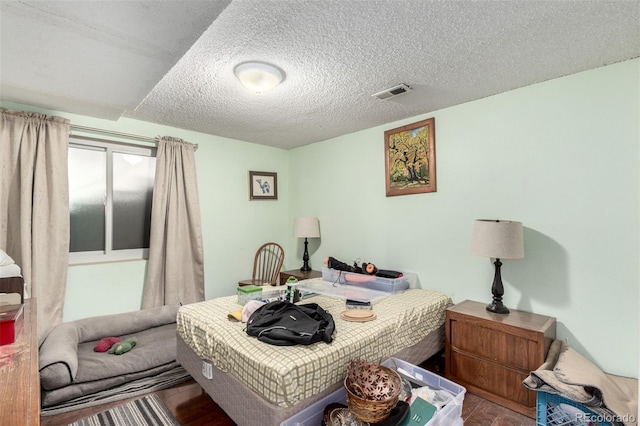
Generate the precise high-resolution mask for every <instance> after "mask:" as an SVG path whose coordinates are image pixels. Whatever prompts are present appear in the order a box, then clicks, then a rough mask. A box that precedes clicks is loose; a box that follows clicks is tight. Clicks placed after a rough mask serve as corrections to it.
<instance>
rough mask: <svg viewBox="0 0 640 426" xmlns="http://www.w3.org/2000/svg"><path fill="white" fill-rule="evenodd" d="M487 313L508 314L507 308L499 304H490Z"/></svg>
mask: <svg viewBox="0 0 640 426" xmlns="http://www.w3.org/2000/svg"><path fill="white" fill-rule="evenodd" d="M487 311H489V312H493V313H494V314H508V313H509V308H507V307H506V306H504V305H503V304H502V303H500V304H495V303H491V304H490V305H487Z"/></svg>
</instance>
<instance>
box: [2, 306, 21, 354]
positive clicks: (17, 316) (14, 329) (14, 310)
mask: <svg viewBox="0 0 640 426" xmlns="http://www.w3.org/2000/svg"><path fill="white" fill-rule="evenodd" d="M23 311H24V305H4V306H2V305H0V345H7V344H10V343H13V342H15V341H16V336H17V335H18V333H20V328H22V318H23V315H22V312H23Z"/></svg>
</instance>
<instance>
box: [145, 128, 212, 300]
mask: <svg viewBox="0 0 640 426" xmlns="http://www.w3.org/2000/svg"><path fill="white" fill-rule="evenodd" d="M193 152H194V146H193V145H192V144H190V143H188V142H185V141H183V140H182V139H178V138H170V137H162V138H160V141H159V142H158V154H157V157H156V177H155V186H154V188H153V205H152V207H151V236H150V242H149V264H148V267H147V279H146V281H145V286H144V292H143V295H142V308H151V307H156V306H162V305H169V304H175V303H182V304H187V303H194V302H201V301H203V300H204V254H203V249H202V229H201V226H200V202H199V200H198V187H197V182H196V165H195V156H194V153H193Z"/></svg>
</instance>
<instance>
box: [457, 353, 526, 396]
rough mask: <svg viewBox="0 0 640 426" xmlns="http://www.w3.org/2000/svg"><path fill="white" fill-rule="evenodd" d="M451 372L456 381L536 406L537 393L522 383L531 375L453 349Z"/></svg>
mask: <svg viewBox="0 0 640 426" xmlns="http://www.w3.org/2000/svg"><path fill="white" fill-rule="evenodd" d="M448 362H450V363H451V364H450V374H451V378H452V379H453V380H454V381H459V382H460V383H463V385H464V384H467V383H472V384H473V385H474V386H476V387H478V388H481V389H484V390H486V391H488V392H490V393H492V394H493V395H497V396H500V397H503V398H506V399H509V400H511V401H514V402H516V403H517V404H520V405H522V406H523V407H535V405H536V394H535V392H533V391H530V390H528V389H527V388H525V387H524V386H523V385H522V381H523V380H524V379H525V378H526V377H527V376H528V375H529V374H528V373H524V372H522V371H516V370H512V369H510V368H506V367H504V366H502V365H499V364H494V363H491V362H486V361H485V360H481V359H478V358H474V357H472V356H468V355H465V354H462V353H458V352H455V351H453V352H452V353H451V359H450V360H449V361H448Z"/></svg>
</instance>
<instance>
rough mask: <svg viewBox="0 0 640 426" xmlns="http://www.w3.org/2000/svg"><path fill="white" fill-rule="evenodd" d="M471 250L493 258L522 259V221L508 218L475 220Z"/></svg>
mask: <svg viewBox="0 0 640 426" xmlns="http://www.w3.org/2000/svg"><path fill="white" fill-rule="evenodd" d="M471 252H472V253H473V254H477V255H479V256H484V257H492V258H495V259H522V258H523V257H524V242H523V236H522V223H521V222H512V221H509V220H485V219H479V220H476V221H475V223H474V225H473V235H472V238H471Z"/></svg>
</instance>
